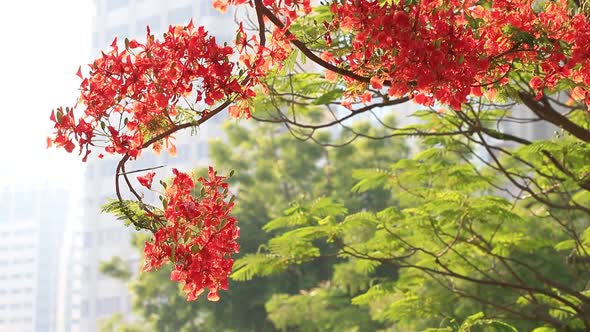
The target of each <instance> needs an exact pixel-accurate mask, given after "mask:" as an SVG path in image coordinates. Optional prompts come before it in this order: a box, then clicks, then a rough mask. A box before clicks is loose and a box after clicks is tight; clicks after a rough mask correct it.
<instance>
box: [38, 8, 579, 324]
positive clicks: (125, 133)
mask: <svg viewBox="0 0 590 332" xmlns="http://www.w3.org/2000/svg"><path fill="white" fill-rule="evenodd" d="M213 6H215V7H216V8H217V9H219V10H221V11H225V10H226V9H227V7H228V6H237V7H238V8H243V9H245V12H246V13H247V15H245V16H246V18H245V19H244V20H243V22H239V26H238V29H237V34H236V38H235V44H234V45H229V46H228V45H219V44H217V43H216V41H215V38H214V37H212V36H210V35H209V34H208V33H207V32H206V31H205V30H204V29H203V28H202V27H195V25H194V24H193V22H191V23H189V24H188V25H187V26H177V27H170V28H169V30H168V32H167V33H166V34H164V36H163V38H156V37H155V36H153V35H151V34H150V32H149V29H148V31H147V40H146V42H145V43H140V42H138V41H135V40H128V39H125V43H124V47H123V46H118V45H119V44H118V43H117V40H115V41H114V42H113V44H112V45H111V50H110V51H109V52H108V53H103V54H102V56H100V57H99V58H98V59H96V60H95V61H94V62H93V63H92V64H90V66H89V67H88V70H80V71H79V72H78V74H79V76H80V77H81V79H82V83H81V86H80V90H81V95H80V98H79V100H78V102H77V103H76V105H75V106H74V107H65V108H58V109H57V110H55V111H54V112H52V115H51V120H52V121H53V122H54V124H55V133H54V135H53V136H52V137H50V138H49V139H48V145H55V146H57V147H61V148H64V149H66V150H67V151H68V152H72V151H77V152H79V153H80V154H81V155H82V156H83V160H84V161H86V160H87V158H88V157H89V156H91V155H90V153H91V152H93V153H94V154H96V155H97V157H98V158H99V159H100V158H102V157H103V155H104V154H112V155H115V156H117V157H118V158H120V162H119V163H118V165H117V168H116V175H115V178H114V179H113V181H114V182H115V187H116V193H117V199H118V200H117V202H116V203H111V205H110V209H111V210H113V211H115V212H116V213H118V214H120V215H122V216H123V217H125V218H126V219H127V220H128V221H129V222H130V223H132V224H133V225H135V226H136V227H137V228H139V229H145V230H148V231H150V232H152V233H153V237H152V240H151V241H150V242H147V243H146V245H145V250H144V253H145V258H146V260H145V265H144V270H145V271H149V270H151V269H155V268H159V267H161V266H162V265H163V264H165V263H167V262H171V264H172V265H173V271H172V273H171V276H170V277H171V279H172V280H176V281H179V282H181V283H182V284H183V285H184V287H183V289H184V291H185V292H186V294H187V298H188V299H189V300H194V299H196V298H197V297H198V296H199V294H201V293H202V292H204V291H205V289H208V290H209V293H208V298H209V300H213V301H214V300H217V299H219V295H218V291H219V290H220V289H227V288H228V277H229V275H230V273H231V271H232V266H233V260H232V258H231V256H232V254H233V253H236V252H237V251H238V250H239V247H238V244H237V239H238V237H239V228H238V226H237V221H236V220H235V218H233V217H232V216H231V209H232V207H233V206H234V201H233V200H232V199H230V194H229V191H228V186H227V184H226V182H225V178H224V177H222V176H219V175H217V173H216V172H215V171H214V170H213V169H212V168H211V169H210V171H209V174H208V177H206V178H200V179H199V180H198V181H197V183H195V181H194V179H192V178H191V177H190V176H189V175H188V174H187V173H183V172H180V171H178V170H173V177H172V179H171V180H170V181H168V182H162V183H161V188H160V189H155V188H153V187H152V186H153V183H152V182H153V178H154V174H155V173H154V172H153V171H152V170H128V169H127V168H126V162H127V161H129V160H133V159H137V158H141V155H142V153H145V151H144V150H147V149H152V150H154V151H156V152H159V151H160V150H162V149H163V148H167V149H169V150H174V149H175V147H174V142H173V136H174V134H175V133H177V132H179V131H181V130H187V129H191V128H195V127H199V126H202V125H206V122H207V121H208V120H209V119H211V118H212V117H213V116H216V115H217V114H218V113H221V112H224V111H226V113H228V114H229V117H234V118H246V119H247V118H251V117H252V118H254V119H256V120H259V121H267V122H275V123H278V124H281V125H284V126H285V127H286V128H287V129H289V130H290V131H291V132H292V134H293V135H294V136H295V138H298V139H302V140H313V141H316V142H318V143H319V144H324V145H345V144H347V143H348V142H349V141H350V140H353V139H356V138H358V137H365V138H369V139H386V138H387V137H391V136H418V137H421V138H422V139H423V141H422V142H423V147H424V148H425V149H426V150H425V152H423V153H422V154H420V155H418V156H416V157H415V158H413V159H408V160H405V161H403V162H398V163H396V164H395V165H394V166H393V167H392V169H391V170H387V171H375V170H373V171H370V170H365V171H359V173H357V176H358V178H359V180H360V182H359V184H358V185H357V186H356V187H355V190H358V191H364V190H369V189H372V188H375V187H383V188H385V189H391V190H395V191H396V192H398V193H400V195H402V196H403V195H407V196H408V197H412V200H406V201H405V203H403V204H402V205H401V206H400V207H391V208H389V209H386V210H383V211H380V212H378V213H376V214H374V215H372V216H366V215H365V216H364V217H359V216H356V217H354V216H352V215H351V216H348V217H351V218H348V217H346V213H345V212H343V210H342V209H334V210H333V211H334V213H333V215H332V216H331V219H325V218H327V217H330V216H329V215H328V216H326V215H325V214H326V211H322V212H317V213H319V215H320V216H321V218H319V216H317V215H316V216H315V217H314V213H316V212H314V211H309V210H305V211H303V210H302V211H298V212H297V216H296V217H297V218H294V219H293V218H291V219H289V218H287V219H281V220H283V221H279V222H275V223H274V224H273V225H274V226H273V229H279V228H281V227H287V228H288V229H292V230H291V231H290V232H286V233H284V234H282V235H281V236H280V238H279V239H278V240H276V241H275V242H274V244H275V248H280V245H279V244H280V243H281V241H287V242H289V244H290V250H291V251H289V250H284V248H283V249H281V250H278V249H277V250H276V251H274V252H273V251H272V248H271V251H270V252H268V253H261V254H260V255H263V258H264V259H266V261H261V256H260V255H258V256H250V257H246V258H244V259H243V260H241V262H240V264H239V267H240V270H238V271H237V272H236V273H238V276H237V278H242V279H247V278H249V277H251V276H252V275H256V274H268V273H269V272H268V271H271V270H273V269H272V268H270V269H269V268H268V267H269V266H271V267H274V268H276V269H277V270H280V268H282V267H284V266H285V265H288V264H291V263H298V262H301V261H306V260H309V259H314V258H317V257H321V256H322V253H321V250H320V249H318V248H316V247H315V245H316V242H317V241H319V240H325V241H327V243H329V246H328V247H330V248H332V250H335V251H332V252H330V253H328V254H330V255H336V256H341V257H347V258H349V259H354V260H355V261H361V262H372V264H375V265H391V266H394V267H396V268H399V269H402V270H403V271H410V272H407V274H405V275H404V274H402V275H401V277H400V280H402V281H404V280H405V282H406V283H407V284H405V286H404V287H405V288H403V289H398V291H399V292H401V293H402V294H401V295H400V294H397V295H395V296H393V295H392V296H393V297H397V298H399V297H400V296H401V297H405V296H409V298H411V299H415V298H418V299H420V296H422V295H423V296H424V297H425V298H427V297H428V296H429V295H428V291H423V292H422V291H418V288H412V287H416V285H418V284H419V285H420V287H422V288H420V289H426V288H424V287H426V286H425V285H429V286H430V287H431V288H429V289H444V290H445V291H446V292H447V293H448V294H451V295H452V296H451V297H452V298H454V299H457V301H459V300H460V299H469V301H472V302H470V303H477V305H479V306H481V308H482V310H483V311H486V314H487V313H488V311H489V312H490V313H491V314H489V316H490V315H491V317H492V318H503V319H508V320H519V321H528V322H534V323H533V326H532V327H543V328H547V329H549V328H553V329H557V330H576V329H580V330H584V329H585V330H588V329H590V294H589V293H588V291H587V283H588V281H589V280H588V279H589V274H588V268H589V267H590V266H589V263H590V256H589V255H588V246H589V245H590V231H588V230H587V229H588V220H589V219H588V217H590V205H589V202H590V193H589V192H590V168H589V167H588V164H589V162H590V146H589V145H588V143H590V130H589V124H590V115H589V114H588V104H589V103H590V94H589V89H590V67H589V62H590V19H589V18H588V15H587V6H586V4H585V2H582V1H571V2H567V1H562V0H560V1H530V0H511V1H509V0H506V1H483V0H482V1H445V0H442V1H428V0H425V1H403V0H400V1H390V0H386V1H366V0H355V1H333V2H327V3H322V4H318V5H315V4H314V5H312V4H311V3H310V2H309V1H305V0H304V1H297V0H295V1H273V0H264V1H261V0H254V1H243V0H238V1H235V0H230V1H224V0H216V1H214V3H213ZM194 22H198V18H195V20H194ZM407 102H414V103H415V104H418V105H421V106H422V107H423V108H424V111H422V112H419V113H418V114H417V115H418V117H417V118H416V122H415V124H414V125H409V126H404V127H394V126H391V125H389V124H388V123H387V122H384V121H381V120H380V118H379V116H378V115H377V113H376V112H377V111H379V112H381V113H383V112H387V109H391V108H387V107H390V106H393V105H399V104H403V103H407ZM390 111H391V110H390ZM360 115H375V118H376V121H375V123H378V124H379V125H380V126H383V127H384V128H387V129H388V130H389V133H388V134H386V135H380V136H373V135H370V134H368V133H367V132H366V131H357V130H355V128H353V127H349V126H347V122H346V121H347V120H348V119H350V118H353V117H356V116H360ZM219 116H222V115H219ZM331 126H342V127H343V128H345V129H346V130H348V131H349V132H350V139H349V140H348V141H346V140H345V141H340V142H326V141H325V140H324V139H323V136H322V135H321V131H322V129H325V128H329V127H331ZM525 127H528V128H530V127H532V128H548V127H549V128H553V129H552V130H554V131H555V134H554V135H553V136H552V137H546V139H543V140H541V139H533V137H531V136H530V135H525V134H524V132H523V130H521V129H520V128H525ZM269 158H271V156H269ZM216 166H219V165H216ZM139 171H143V172H144V174H143V175H140V176H137V175H136V173H138V172H139ZM237 171H238V172H239V169H238V170H237ZM199 183H200V184H199ZM138 186H143V187H144V188H143V190H153V191H157V192H160V197H161V198H160V200H161V206H154V205H152V204H148V203H146V202H144V201H143V195H142V193H141V192H140V190H139V189H138ZM113 204H114V205H113ZM238 204H239V202H238ZM290 213H293V211H291V212H290ZM328 214H329V213H328ZM298 218H299V219H298ZM301 218H303V219H301ZM285 220H291V221H289V222H286V223H285ZM318 220H319V221H318ZM524 220H528V222H529V224H527V225H528V226H526V227H525V226H524V225H525V222H524ZM312 221H313V222H315V225H313V226H312V225H310V224H309V223H310V222H312ZM281 222H283V223H284V224H281ZM530 222H535V223H537V225H536V227H532V228H531V227H530ZM302 227H303V228H302ZM305 227H312V228H305ZM293 228H295V229H293ZM360 230H363V231H362V232H361V231H360ZM359 239H360V240H359ZM361 240H362V241H361ZM322 248H323V247H322ZM256 259H258V260H257V261H256ZM535 259H546V260H541V261H535ZM549 262H551V263H549ZM265 264H266V265H265ZM548 266H550V267H551V268H554V269H557V270H559V273H558V275H557V276H554V275H552V274H550V273H549V272H548V271H547V269H546V268H547V267H548ZM365 270H366V271H369V272H370V270H371V269H370V268H367V269H365ZM240 273H241V274H240ZM408 280H414V281H417V280H420V282H419V283H418V282H414V283H411V282H408ZM396 285H398V286H399V284H396ZM380 287H381V288H380V289H373V288H371V289H369V290H368V291H367V294H366V296H365V298H362V297H361V298H358V299H357V300H356V302H357V303H359V304H362V303H365V304H369V305H376V304H378V303H382V302H383V301H386V299H383V298H379V296H377V295H379V294H381V295H382V294H384V293H383V292H385V291H384V289H388V288H386V287H384V286H383V285H381V286H380ZM395 287H397V286H395V285H394V288H395ZM437 287H438V288H437ZM408 290H411V292H410V293H411V294H410V293H407V292H408ZM404 292H406V293H404ZM503 292H505V293H503ZM385 293H387V292H385ZM388 294H389V293H388ZM498 294H504V295H505V296H503V297H501V298H497V296H495V295H498ZM370 295H373V296H377V298H379V301H381V302H378V301H376V300H375V297H371V296H370ZM389 295H391V294H389ZM389 300H391V298H389ZM363 301H364V302H363ZM410 302H411V301H410ZM411 303H414V304H416V303H421V305H419V306H418V307H419V308H422V309H424V308H428V306H425V305H424V302H415V301H414V302H411ZM406 304H407V303H406ZM517 304H518V305H519V306H520V307H518V308H516V305H517ZM397 308H398V309H400V311H403V310H406V311H408V307H407V306H406V307H403V306H402V307H399V304H398V307H397ZM437 308H438V309H439V310H441V311H444V310H446V309H448V304H447V305H446V307H445V306H444V305H442V304H440V303H439V304H438V307H437ZM402 309H403V310H402ZM433 310H434V309H433ZM421 315H422V316H427V313H425V312H422V313H421ZM449 315H450V316H452V315H451V314H449ZM445 317H446V316H445ZM445 317H442V318H445ZM477 317H479V316H477ZM477 317H476V316H472V317H471V318H469V319H467V320H466V322H467V324H471V325H474V324H476V323H475V322H476V321H478V322H480V323H481V324H483V321H482V320H478V319H479V318H477ZM431 318H432V319H436V317H431ZM439 318H440V317H439ZM446 318H448V317H446ZM429 319H430V318H429ZM502 326H504V325H502ZM529 327H531V326H530V325H527V328H529ZM410 328H415V327H410Z"/></svg>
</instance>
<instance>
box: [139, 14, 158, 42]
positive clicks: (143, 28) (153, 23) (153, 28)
mask: <svg viewBox="0 0 590 332" xmlns="http://www.w3.org/2000/svg"><path fill="white" fill-rule="evenodd" d="M148 26H149V27H150V32H151V33H152V34H153V35H159V34H160V33H162V27H161V25H160V17H159V16H150V17H148V18H144V19H140V20H138V21H137V24H136V25H135V35H136V36H137V39H139V40H141V41H145V34H146V32H147V27H148Z"/></svg>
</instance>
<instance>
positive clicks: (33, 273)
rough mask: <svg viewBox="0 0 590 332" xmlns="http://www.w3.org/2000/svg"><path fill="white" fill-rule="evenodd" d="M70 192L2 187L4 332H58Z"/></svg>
mask: <svg viewBox="0 0 590 332" xmlns="http://www.w3.org/2000/svg"><path fill="white" fill-rule="evenodd" d="M68 211H70V192H69V191H68V190H66V189H56V188H55V187H51V186H48V185H46V184H27V185H20V184H19V185H16V184H11V185H4V186H1V187H0V238H2V241H1V243H0V331H3V332H12V331H14V332H17V331H18V332H27V331H31V332H32V331H37V332H54V331H55V326H56V325H55V324H56V321H57V310H56V308H57V299H58V273H59V270H60V266H59V253H60V249H61V245H62V243H63V239H64V225H65V220H66V218H67V213H68Z"/></svg>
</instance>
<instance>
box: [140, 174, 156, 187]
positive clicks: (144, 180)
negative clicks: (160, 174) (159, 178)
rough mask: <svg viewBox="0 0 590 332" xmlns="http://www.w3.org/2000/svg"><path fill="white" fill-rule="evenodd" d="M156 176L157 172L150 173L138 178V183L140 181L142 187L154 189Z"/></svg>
mask: <svg viewBox="0 0 590 332" xmlns="http://www.w3.org/2000/svg"><path fill="white" fill-rule="evenodd" d="M154 175H156V173H155V172H148V173H147V174H146V175H143V176H138V177H137V181H139V183H140V184H141V185H142V186H144V187H146V188H148V189H152V182H153V181H154Z"/></svg>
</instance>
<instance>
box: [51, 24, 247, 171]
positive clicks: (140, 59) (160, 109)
mask: <svg viewBox="0 0 590 332" xmlns="http://www.w3.org/2000/svg"><path fill="white" fill-rule="evenodd" d="M111 47H112V49H111V51H110V52H109V53H106V54H105V53H103V54H102V57H100V58H98V59H97V60H96V61H94V63H92V64H91V65H90V76H89V77H86V78H83V81H82V83H81V85H80V90H81V95H80V98H79V103H80V104H82V105H83V106H84V107H85V109H84V111H83V114H82V115H81V116H80V118H79V119H78V120H77V121H76V119H75V117H74V112H73V109H70V108H66V110H65V112H64V110H63V109H61V108H60V109H58V110H57V112H55V111H54V112H52V115H51V120H52V121H53V122H54V123H55V125H54V127H55V130H56V132H55V136H54V137H53V138H50V142H49V143H55V145H56V146H58V147H64V148H65V149H66V150H67V151H68V152H71V151H72V150H73V149H74V147H75V145H76V144H75V143H76V142H77V144H78V146H79V147H80V153H83V152H84V160H86V158H87V156H88V154H89V153H90V147H91V146H103V147H104V149H105V151H106V152H107V153H117V154H128V155H129V156H130V157H131V158H136V157H137V156H138V155H139V153H140V152H141V150H142V149H143V148H145V147H146V146H145V145H147V144H146V142H147V141H148V140H150V139H152V138H153V137H155V136H157V135H159V134H161V133H164V132H166V131H168V130H170V129H172V128H174V126H175V125H176V124H177V123H179V122H180V119H183V120H186V114H184V116H183V117H182V118H180V117H178V110H177V104H178V102H179V101H184V100H188V99H193V98H194V103H198V102H200V101H204V102H205V103H206V104H207V105H209V106H212V105H214V104H216V103H217V102H219V101H222V100H226V99H229V98H241V99H248V98H250V97H252V96H253V95H254V93H253V92H252V91H251V90H250V87H249V86H242V85H241V84H240V83H239V82H238V79H239V78H238V77H236V76H234V72H233V71H234V64H233V63H232V62H231V61H230V60H229V57H230V56H231V55H232V54H233V48H232V47H230V46H220V45H218V44H217V43H216V42H215V38H214V37H211V36H209V35H208V34H207V32H206V31H205V30H204V28H203V27H199V28H194V27H193V24H192V22H191V23H190V24H189V25H188V26H186V27H181V26H177V27H170V28H169V30H168V32H167V33H166V34H165V35H164V38H163V40H157V39H155V38H154V36H153V35H151V34H150V31H149V28H148V32H147V42H146V43H145V44H142V43H139V42H137V41H135V40H131V41H127V40H126V42H125V49H124V50H119V47H118V46H117V40H116V39H115V41H113V43H112V45H111ZM78 74H79V76H80V77H82V74H81V71H80V70H79V71H78ZM203 114H206V110H203V111H196V110H195V111H194V117H195V119H197V120H198V117H200V116H202V115H203ZM238 115H239V114H238ZM160 146H161V145H160Z"/></svg>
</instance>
